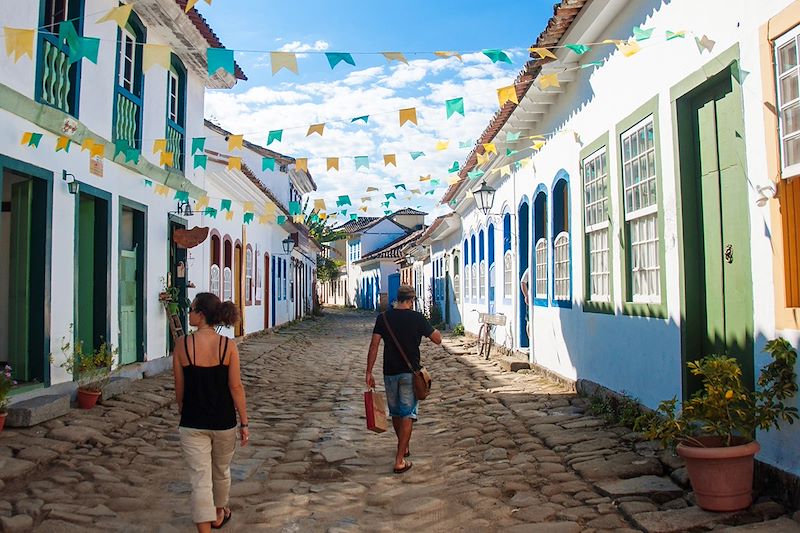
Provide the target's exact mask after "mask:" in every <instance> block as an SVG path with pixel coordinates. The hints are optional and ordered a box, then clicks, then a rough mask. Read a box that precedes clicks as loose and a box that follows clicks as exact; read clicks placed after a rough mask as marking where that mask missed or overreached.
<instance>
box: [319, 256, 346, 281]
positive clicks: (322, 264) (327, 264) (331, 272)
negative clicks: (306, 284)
mask: <svg viewBox="0 0 800 533" xmlns="http://www.w3.org/2000/svg"><path fill="white" fill-rule="evenodd" d="M343 265H344V261H342V260H339V259H329V258H327V257H323V256H321V255H318V256H317V279H318V280H319V281H320V282H321V283H325V282H328V281H333V280H336V279H339V274H340V272H339V268H340V267H342V266H343Z"/></svg>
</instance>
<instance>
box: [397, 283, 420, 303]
mask: <svg viewBox="0 0 800 533" xmlns="http://www.w3.org/2000/svg"><path fill="white" fill-rule="evenodd" d="M416 297H417V292H416V291H415V290H414V287H412V286H411V285H400V288H399V289H397V301H398V302H407V301H409V300H413V299H414V298H416Z"/></svg>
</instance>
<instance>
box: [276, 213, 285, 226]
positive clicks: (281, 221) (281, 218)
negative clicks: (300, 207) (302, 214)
mask: <svg viewBox="0 0 800 533" xmlns="http://www.w3.org/2000/svg"><path fill="white" fill-rule="evenodd" d="M275 222H277V223H278V225H279V226H280V225H282V224H286V217H285V216H284V215H278V216H277V217H276V218H275Z"/></svg>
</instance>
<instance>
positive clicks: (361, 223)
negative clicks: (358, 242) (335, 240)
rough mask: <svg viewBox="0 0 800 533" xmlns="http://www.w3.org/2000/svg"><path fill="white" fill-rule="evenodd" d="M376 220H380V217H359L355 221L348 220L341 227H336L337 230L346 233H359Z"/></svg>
mask: <svg viewBox="0 0 800 533" xmlns="http://www.w3.org/2000/svg"><path fill="white" fill-rule="evenodd" d="M376 220H380V217H358V218H357V219H355V220H348V221H347V222H345V223H344V224H342V225H341V226H336V229H337V230H343V231H344V232H346V233H357V232H359V231H361V230H362V229H364V228H365V227H367V226H369V225H370V224H371V223H372V222H375V221H376Z"/></svg>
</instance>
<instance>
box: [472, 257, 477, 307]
mask: <svg viewBox="0 0 800 533" xmlns="http://www.w3.org/2000/svg"><path fill="white" fill-rule="evenodd" d="M472 301H473V302H475V303H477V302H478V262H477V261H476V262H474V263H472Z"/></svg>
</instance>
